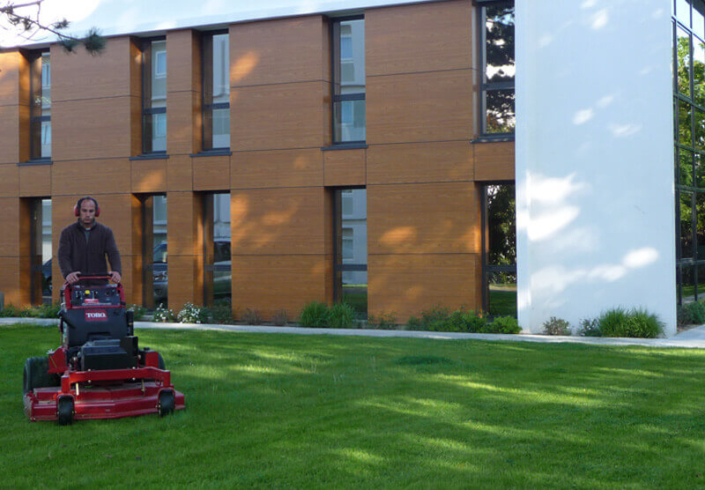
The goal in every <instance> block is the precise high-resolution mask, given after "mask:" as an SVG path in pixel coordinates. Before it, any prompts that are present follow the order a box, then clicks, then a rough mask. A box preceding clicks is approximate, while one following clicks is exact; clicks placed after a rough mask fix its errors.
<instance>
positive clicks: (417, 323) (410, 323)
mask: <svg viewBox="0 0 705 490" xmlns="http://www.w3.org/2000/svg"><path fill="white" fill-rule="evenodd" d="M406 328H407V329H409V330H423V323H421V320H420V319H418V318H416V317H415V316H410V317H409V319H408V320H407V322H406Z"/></svg>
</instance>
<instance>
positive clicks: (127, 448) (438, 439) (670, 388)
mask: <svg viewBox="0 0 705 490" xmlns="http://www.w3.org/2000/svg"><path fill="white" fill-rule="evenodd" d="M138 334H139V336H140V342H141V344H142V345H145V346H150V347H152V348H154V349H158V350H159V351H160V352H161V353H162V354H163V356H164V358H165V360H166V364H167V368H169V369H171V370H172V379H173V382H174V384H175V386H176V387H177V389H179V390H180V391H183V392H184V393H185V394H186V400H187V410H186V411H185V412H181V413H178V414H176V415H175V416H174V417H170V418H168V419H164V420H162V419H159V418H157V417H141V418H135V419H121V420H115V421H91V422H81V423H77V424H74V425H73V426H71V427H68V428H60V427H57V426H56V425H54V424H46V423H36V424H31V423H29V422H27V421H26V420H25V419H24V415H23V414H22V404H21V394H20V391H21V388H20V387H21V376H22V374H21V373H22V366H23V364H24V359H25V358H26V357H30V356H35V355H40V354H41V353H42V352H44V351H46V349H48V348H52V347H55V346H56V345H55V343H56V342H58V335H57V334H56V331H55V330H54V329H47V328H40V327H39V328H38V327H9V328H7V327H2V329H0V345H2V346H3V350H4V355H3V356H2V358H1V359H0V369H2V373H4V376H3V377H2V378H0V388H1V390H0V409H1V410H2V411H3V412H2V413H3V414H4V417H3V419H4V421H6V429H5V430H4V435H5V437H6V438H7V443H6V445H5V447H10V448H12V450H11V454H10V457H9V458H2V459H0V471H1V472H2V474H3V475H8V476H7V477H6V480H5V483H7V484H8V485H9V486H11V487H12V486H23V485H30V484H31V485H42V484H46V485H48V484H49V482H53V481H56V479H57V478H60V477H62V476H63V477H66V478H71V480H70V481H72V482H76V483H77V484H82V485H94V484H103V485H104V484H110V483H111V482H114V481H117V480H115V478H120V480H119V481H120V482H121V484H125V485H132V484H142V485H150V484H152V485H158V484H160V482H161V483H162V484H163V482H165V481H169V482H170V484H176V485H186V484H199V485H206V486H219V485H220V486H241V485H242V486H244V485H248V486H250V485H254V486H267V487H271V486H286V487H297V488H300V487H310V486H322V485H335V486H345V487H353V486H360V485H366V486H377V487H380V486H395V487H398V486H404V487H406V486H411V485H415V486H433V487H449V486H453V487H456V486H461V487H467V486H482V487H496V486H505V487H506V486H513V487H552V486H553V487H565V486H569V485H570V486H577V487H610V486H614V487H620V488H623V487H625V486H627V487H628V486H633V487H644V486H650V487H653V486H678V487H694V486H698V485H701V484H702V483H703V476H702V475H703V473H705V463H704V462H703V455H704V452H705V443H703V442H702V441H703V440H705V437H704V436H705V418H703V416H702V415H703V409H702V408H701V405H702V399H703V395H704V394H705V390H704V388H703V386H702V382H701V381H700V380H699V374H700V370H701V365H702V362H703V354H702V353H701V352H700V351H690V350H688V351H686V350H671V349H669V350H652V349H648V348H641V347H630V348H617V347H595V346H586V345H569V344H563V345H555V344H552V345H550V344H515V343H509V342H506V343H504V342H482V341H432V340H423V339H399V338H392V339H371V338H352V337H331V336H306V337H303V336H301V337H299V336H292V335H261V334H239V333H224V332H187V331H139V332H138ZM98 467H100V468H101V471H91V472H86V471H85V470H83V469H82V468H98ZM174 468H178V470H177V471H174V470H173V469H174ZM64 481H69V480H64Z"/></svg>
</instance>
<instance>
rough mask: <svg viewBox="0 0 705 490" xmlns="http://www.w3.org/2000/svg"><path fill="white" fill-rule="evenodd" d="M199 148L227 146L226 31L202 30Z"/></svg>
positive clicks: (228, 136) (227, 55)
mask: <svg viewBox="0 0 705 490" xmlns="http://www.w3.org/2000/svg"><path fill="white" fill-rule="evenodd" d="M202 51H203V52H202V60H203V150H204V151H208V150H213V149H218V148H230V44H229V37H228V33H227V31H225V32H213V33H210V32H209V33H204V34H203V37H202Z"/></svg>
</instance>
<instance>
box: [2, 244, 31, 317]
mask: <svg viewBox="0 0 705 490" xmlns="http://www.w3.org/2000/svg"><path fill="white" fill-rule="evenodd" d="M20 267H21V264H20V262H19V261H18V260H17V257H3V256H0V270H2V274H0V291H2V294H3V295H4V296H5V306H7V305H15V306H19V305H24V304H27V302H28V301H29V293H28V292H29V259H28V260H27V267H25V269H26V271H23V272H25V274H23V275H24V276H26V280H25V281H21V280H20V277H21V275H20Z"/></svg>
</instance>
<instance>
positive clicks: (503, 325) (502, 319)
mask: <svg viewBox="0 0 705 490" xmlns="http://www.w3.org/2000/svg"><path fill="white" fill-rule="evenodd" d="M519 332H521V327H519V322H518V321H517V319H516V318H514V317H512V316H498V317H495V319H494V320H493V321H492V322H491V323H486V324H485V325H484V327H483V329H482V333H509V334H517V333H519Z"/></svg>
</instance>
